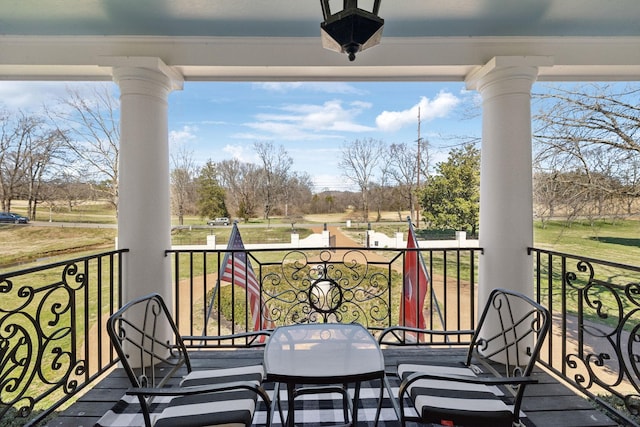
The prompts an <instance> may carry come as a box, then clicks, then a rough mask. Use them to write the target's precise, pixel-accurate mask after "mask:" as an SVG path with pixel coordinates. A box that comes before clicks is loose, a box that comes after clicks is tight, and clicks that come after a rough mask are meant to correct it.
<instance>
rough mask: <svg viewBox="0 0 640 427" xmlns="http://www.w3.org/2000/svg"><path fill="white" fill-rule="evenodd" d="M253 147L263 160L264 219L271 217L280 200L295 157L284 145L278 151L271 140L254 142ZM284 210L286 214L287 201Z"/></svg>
mask: <svg viewBox="0 0 640 427" xmlns="http://www.w3.org/2000/svg"><path fill="white" fill-rule="evenodd" d="M253 149H254V150H255V151H256V153H257V154H258V157H259V158H260V160H261V161H262V174H263V176H264V178H263V180H262V182H261V185H260V188H261V192H262V197H263V201H264V219H269V214H270V213H271V210H272V209H273V208H274V206H275V204H276V202H277V201H278V196H279V195H281V194H282V193H283V192H284V188H285V186H286V184H287V180H288V177H289V168H290V167H291V164H292V163H293V159H292V158H291V156H289V154H288V153H287V151H286V150H285V149H284V147H283V146H280V147H279V148H278V150H277V151H276V149H275V147H274V146H273V144H272V143H271V142H256V143H255V144H253ZM284 210H285V215H286V211H287V206H286V203H285V209H284Z"/></svg>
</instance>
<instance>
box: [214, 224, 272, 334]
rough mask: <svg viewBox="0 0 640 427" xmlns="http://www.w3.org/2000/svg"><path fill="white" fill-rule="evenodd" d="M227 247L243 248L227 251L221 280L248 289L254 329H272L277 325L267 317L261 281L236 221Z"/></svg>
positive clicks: (233, 248)
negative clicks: (245, 247)
mask: <svg viewBox="0 0 640 427" xmlns="http://www.w3.org/2000/svg"><path fill="white" fill-rule="evenodd" d="M227 249H231V250H241V252H227V253H226V254H225V257H224V261H223V262H222V265H223V266H224V267H223V272H222V277H221V280H224V281H226V282H229V283H232V284H234V285H237V286H240V287H241V288H243V289H246V290H247V297H248V298H249V306H250V307H251V318H252V320H253V330H254V331H259V330H261V329H272V328H273V327H275V324H274V322H273V321H272V320H271V319H267V318H265V315H266V313H267V311H266V306H265V305H264V304H263V303H262V298H261V293H260V283H259V282H258V279H257V278H256V274H255V273H254V271H253V268H251V262H249V260H248V259H247V253H246V252H244V244H243V243H242V237H240V231H239V230H238V225H237V224H235V223H234V224H233V229H232V230H231V236H229V243H228V245H227ZM261 307H262V310H261ZM260 313H262V321H260Z"/></svg>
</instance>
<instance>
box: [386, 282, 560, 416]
mask: <svg viewBox="0 0 640 427" xmlns="http://www.w3.org/2000/svg"><path fill="white" fill-rule="evenodd" d="M549 322H550V315H549V311H548V310H547V309H546V308H544V307H543V306H541V305H540V304H538V303H536V302H535V301H533V300H532V299H530V298H528V297H526V296H524V295H522V294H519V293H516V292H513V291H509V290H504V289H494V290H493V291H492V292H491V294H490V295H489V299H488V301H487V303H486V305H485V307H484V309H483V311H482V314H481V316H480V319H479V321H478V325H477V328H476V329H475V330H464V331H433V330H423V329H417V328H407V327H401V326H398V327H391V328H387V329H385V330H384V331H383V333H382V334H381V335H380V337H379V341H380V343H381V344H391V345H401V344H403V343H406V334H411V336H412V337H417V336H418V335H417V334H427V335H431V336H432V337H434V336H441V337H448V338H447V340H448V339H450V338H452V337H456V339H457V338H459V337H464V336H465V335H466V336H467V337H470V338H471V340H470V341H469V344H468V350H467V355H466V359H465V360H464V361H461V360H460V359H458V361H457V363H456V361H455V360H452V359H455V358H452V357H451V356H450V354H451V353H450V352H449V353H448V356H447V357H445V358H444V359H449V361H447V360H444V361H443V362H442V363H440V362H439V363H438V364H425V363H424V362H423V363H420V362H418V363H400V364H399V365H398V376H399V377H400V380H401V383H400V388H399V391H398V397H399V403H400V418H401V423H402V425H403V426H405V425H406V422H407V421H415V422H420V423H425V424H426V423H434V424H440V425H445V426H474V427H482V426H487V427H488V426H491V427H499V426H505V427H512V426H517V425H521V424H520V416H521V414H520V407H521V404H522V398H523V395H524V391H525V388H526V386H527V385H528V384H533V383H536V382H537V380H535V379H534V378H532V377H531V372H532V370H533V367H534V364H535V361H536V359H537V357H538V353H539V351H540V347H541V345H542V342H543V341H544V338H545V336H546V334H547V331H548V329H549ZM425 336H426V335H425ZM447 340H444V341H445V343H446V341H447ZM418 341H419V340H418ZM463 341H464V340H463ZM412 344H413V345H419V343H416V342H413V343H412ZM440 344H442V343H440ZM434 351H435V350H434ZM405 402H410V404H411V406H412V407H413V409H411V408H408V409H405V407H404V406H405Z"/></svg>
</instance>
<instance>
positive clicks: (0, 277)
mask: <svg viewBox="0 0 640 427" xmlns="http://www.w3.org/2000/svg"><path fill="white" fill-rule="evenodd" d="M124 252H129V249H115V250H112V251H107V252H100V253H97V254H91V255H86V256H82V257H78V258H72V259H67V260H64V261H58V262H54V263H51V264H45V265H38V266H35V267H29V268H25V269H23V270H16V271H8V272H6V273H3V272H0V281H2V280H4V279H8V278H10V277H15V276H21V275H25V274H30V273H35V272H37V271H42V270H48V269H51V268H56V267H60V266H64V265H68V264H75V263H78V262H82V261H86V260H90V259H95V258H99V257H105V256H110V255H115V254H121V253H124Z"/></svg>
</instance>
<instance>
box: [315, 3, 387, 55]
mask: <svg viewBox="0 0 640 427" xmlns="http://www.w3.org/2000/svg"><path fill="white" fill-rule="evenodd" d="M380 2H381V0H375V1H374V4H373V10H372V11H371V12H368V11H366V10H364V9H360V8H358V0H344V7H343V9H342V10H341V11H340V12H337V13H334V14H331V9H330V8H329V0H320V4H321V5H322V14H323V16H324V22H322V24H320V32H321V36H322V47H324V48H326V49H329V50H334V51H336V52H340V53H347V54H348V55H349V60H350V61H353V60H354V59H356V53H357V52H361V51H363V50H365V49H368V48H370V47H373V46H375V45H377V44H379V43H380V39H381V38H382V28H383V26H384V19H382V18H380V17H379V16H378V10H379V9H380Z"/></svg>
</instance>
